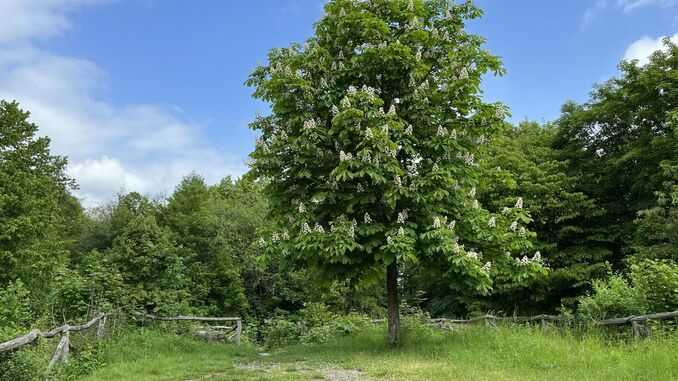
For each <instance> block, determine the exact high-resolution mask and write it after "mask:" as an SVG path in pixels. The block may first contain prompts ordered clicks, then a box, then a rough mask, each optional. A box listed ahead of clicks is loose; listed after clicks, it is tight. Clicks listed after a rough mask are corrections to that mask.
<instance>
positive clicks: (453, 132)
mask: <svg viewBox="0 0 678 381" xmlns="http://www.w3.org/2000/svg"><path fill="white" fill-rule="evenodd" d="M450 137H451V138H452V139H456V138H457V130H455V129H453V130H452V132H450Z"/></svg>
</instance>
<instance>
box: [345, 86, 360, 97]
mask: <svg viewBox="0 0 678 381" xmlns="http://www.w3.org/2000/svg"><path fill="white" fill-rule="evenodd" d="M346 92H347V93H348V94H349V95H355V94H357V93H358V89H356V88H355V86H353V85H351V86H349V87H348V90H346Z"/></svg>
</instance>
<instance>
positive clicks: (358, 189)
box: [356, 183, 365, 193]
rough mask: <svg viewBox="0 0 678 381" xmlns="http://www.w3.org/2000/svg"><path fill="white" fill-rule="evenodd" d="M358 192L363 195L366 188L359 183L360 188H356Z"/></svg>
mask: <svg viewBox="0 0 678 381" xmlns="http://www.w3.org/2000/svg"><path fill="white" fill-rule="evenodd" d="M356 191H357V192H358V193H362V192H363V191H365V188H363V185H362V184H360V183H358V186H356Z"/></svg>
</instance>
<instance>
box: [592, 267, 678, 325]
mask: <svg viewBox="0 0 678 381" xmlns="http://www.w3.org/2000/svg"><path fill="white" fill-rule="evenodd" d="M630 270H631V271H630V274H629V278H630V280H627V279H626V278H624V277H623V276H621V275H613V276H612V277H610V278H609V279H607V280H597V281H594V282H593V292H592V293H591V294H590V295H587V296H585V297H582V298H580V300H579V313H580V314H581V315H582V316H583V317H585V318H590V319H606V318H611V317H621V316H628V315H637V314H644V313H651V312H664V311H673V310H675V309H678V266H677V265H675V264H673V263H672V262H668V261H655V260H648V259H644V260H640V261H637V262H634V263H632V264H631V266H630Z"/></svg>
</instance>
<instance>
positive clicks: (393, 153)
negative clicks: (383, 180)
mask: <svg viewBox="0 0 678 381" xmlns="http://www.w3.org/2000/svg"><path fill="white" fill-rule="evenodd" d="M386 153H387V154H388V155H389V156H391V157H392V158H395V157H396V156H397V155H398V150H397V149H395V148H388V147H387V148H386Z"/></svg>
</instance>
